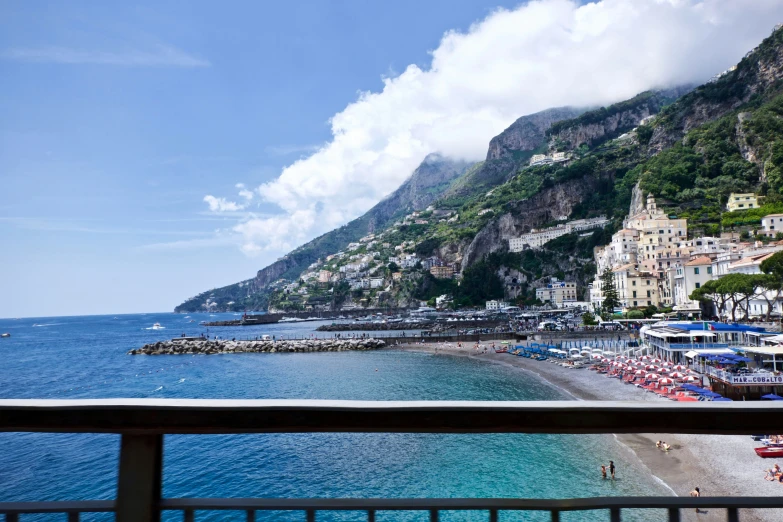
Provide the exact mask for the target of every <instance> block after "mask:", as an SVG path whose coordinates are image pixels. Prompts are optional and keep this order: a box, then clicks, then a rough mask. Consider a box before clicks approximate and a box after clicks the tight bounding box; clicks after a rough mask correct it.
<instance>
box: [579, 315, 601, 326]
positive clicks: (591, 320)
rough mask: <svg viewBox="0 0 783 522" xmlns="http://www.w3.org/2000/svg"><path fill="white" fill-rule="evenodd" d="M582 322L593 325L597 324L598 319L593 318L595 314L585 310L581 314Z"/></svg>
mask: <svg viewBox="0 0 783 522" xmlns="http://www.w3.org/2000/svg"><path fill="white" fill-rule="evenodd" d="M582 324H583V325H585V326H594V325H596V324H598V321H596V320H595V316H594V315H593V314H591V313H590V312H585V313H583V314H582Z"/></svg>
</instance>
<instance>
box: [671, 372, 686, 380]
mask: <svg viewBox="0 0 783 522" xmlns="http://www.w3.org/2000/svg"><path fill="white" fill-rule="evenodd" d="M669 377H671V378H672V379H684V378H685V374H684V373H680V372H672V373H670V374H669Z"/></svg>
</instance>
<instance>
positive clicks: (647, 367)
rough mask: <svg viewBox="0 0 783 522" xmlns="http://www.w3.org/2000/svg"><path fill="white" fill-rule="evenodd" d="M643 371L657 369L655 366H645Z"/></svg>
mask: <svg viewBox="0 0 783 522" xmlns="http://www.w3.org/2000/svg"><path fill="white" fill-rule="evenodd" d="M644 369H645V370H652V371H655V370H657V369H658V367H657V366H655V365H654V364H648V365H647V366H645V367H644Z"/></svg>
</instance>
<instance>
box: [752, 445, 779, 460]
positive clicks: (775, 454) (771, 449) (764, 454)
mask: <svg viewBox="0 0 783 522" xmlns="http://www.w3.org/2000/svg"><path fill="white" fill-rule="evenodd" d="M754 450H755V451H756V455H758V456H759V457H761V458H762V459H779V458H781V457H783V446H765V447H763V448H754Z"/></svg>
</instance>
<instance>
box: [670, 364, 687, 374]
mask: <svg viewBox="0 0 783 522" xmlns="http://www.w3.org/2000/svg"><path fill="white" fill-rule="evenodd" d="M672 369H673V370H677V371H678V372H684V371H685V370H687V369H688V368H686V367H685V366H683V365H682V364H676V365H674V366H673V367H672Z"/></svg>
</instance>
